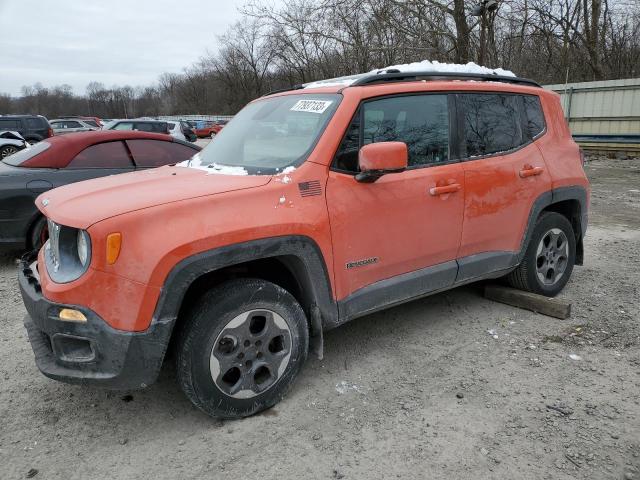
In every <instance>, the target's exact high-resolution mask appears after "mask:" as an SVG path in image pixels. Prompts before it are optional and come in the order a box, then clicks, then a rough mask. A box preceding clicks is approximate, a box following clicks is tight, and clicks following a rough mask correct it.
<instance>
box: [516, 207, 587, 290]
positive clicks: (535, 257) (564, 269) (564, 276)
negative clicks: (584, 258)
mask: <svg viewBox="0 0 640 480" xmlns="http://www.w3.org/2000/svg"><path fill="white" fill-rule="evenodd" d="M575 260H576V238H575V235H574V232H573V227H572V226H571V223H570V222H569V220H567V218H566V217H564V216H563V215H560V214H559V213H555V212H545V213H544V214H542V215H541V216H540V218H538V220H537V222H536V225H535V227H534V229H533V234H532V235H531V239H530V241H529V245H528V246H527V250H526V251H525V254H524V257H523V259H522V262H521V263H520V265H519V266H518V268H516V270H514V271H513V272H512V273H510V274H509V275H508V276H507V281H508V282H509V283H510V284H511V285H512V286H513V287H515V288H519V289H521V290H527V291H529V292H533V293H538V294H540V295H545V296H547V297H555V296H556V295H557V294H558V293H560V291H561V290H562V289H563V288H564V286H565V285H566V284H567V282H568V281H569V277H571V272H572V271H573V265H574V263H575Z"/></svg>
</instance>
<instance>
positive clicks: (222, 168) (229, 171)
mask: <svg viewBox="0 0 640 480" xmlns="http://www.w3.org/2000/svg"><path fill="white" fill-rule="evenodd" d="M176 166H177V167H188V168H195V169H196V170H204V171H205V172H207V174H208V175H249V172H247V171H246V170H245V169H244V168H243V167H232V166H230V165H220V164H219V163H212V164H209V165H203V164H202V157H200V154H199V153H196V154H195V155H194V156H193V157H191V158H190V159H189V160H185V161H184V162H180V163H176Z"/></svg>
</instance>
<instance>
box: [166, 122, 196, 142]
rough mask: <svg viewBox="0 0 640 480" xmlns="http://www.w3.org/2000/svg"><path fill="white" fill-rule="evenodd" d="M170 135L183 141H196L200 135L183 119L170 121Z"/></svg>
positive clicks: (168, 123)
mask: <svg viewBox="0 0 640 480" xmlns="http://www.w3.org/2000/svg"><path fill="white" fill-rule="evenodd" d="M167 125H168V127H169V135H171V136H172V137H174V138H177V139H178V140H182V141H183V142H195V141H196V139H197V138H198V137H196V134H195V133H193V130H192V129H191V127H190V126H189V124H188V123H187V122H185V121H183V120H180V121H175V122H173V121H168V122H167Z"/></svg>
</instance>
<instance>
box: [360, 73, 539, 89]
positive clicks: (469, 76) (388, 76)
mask: <svg viewBox="0 0 640 480" xmlns="http://www.w3.org/2000/svg"><path fill="white" fill-rule="evenodd" d="M416 80H476V81H482V82H503V83H514V84H519V85H529V86H531V87H538V88H542V87H540V85H539V84H538V83H537V82H534V81H533V80H529V79H528V78H520V77H507V76H504V75H495V74H482V73H460V72H399V71H391V72H387V73H373V74H371V75H366V76H364V77H362V78H359V79H358V80H356V81H355V82H353V83H352V84H351V85H349V86H350V87H360V86H363V85H372V84H377V83H391V82H413V81H416Z"/></svg>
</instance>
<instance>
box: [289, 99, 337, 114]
mask: <svg viewBox="0 0 640 480" xmlns="http://www.w3.org/2000/svg"><path fill="white" fill-rule="evenodd" d="M332 103H333V100H298V101H297V102H296V104H295V105H294V106H293V107H291V111H292V112H310V113H323V112H324V111H325V110H326V109H327V108H329V105H331V104H332Z"/></svg>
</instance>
